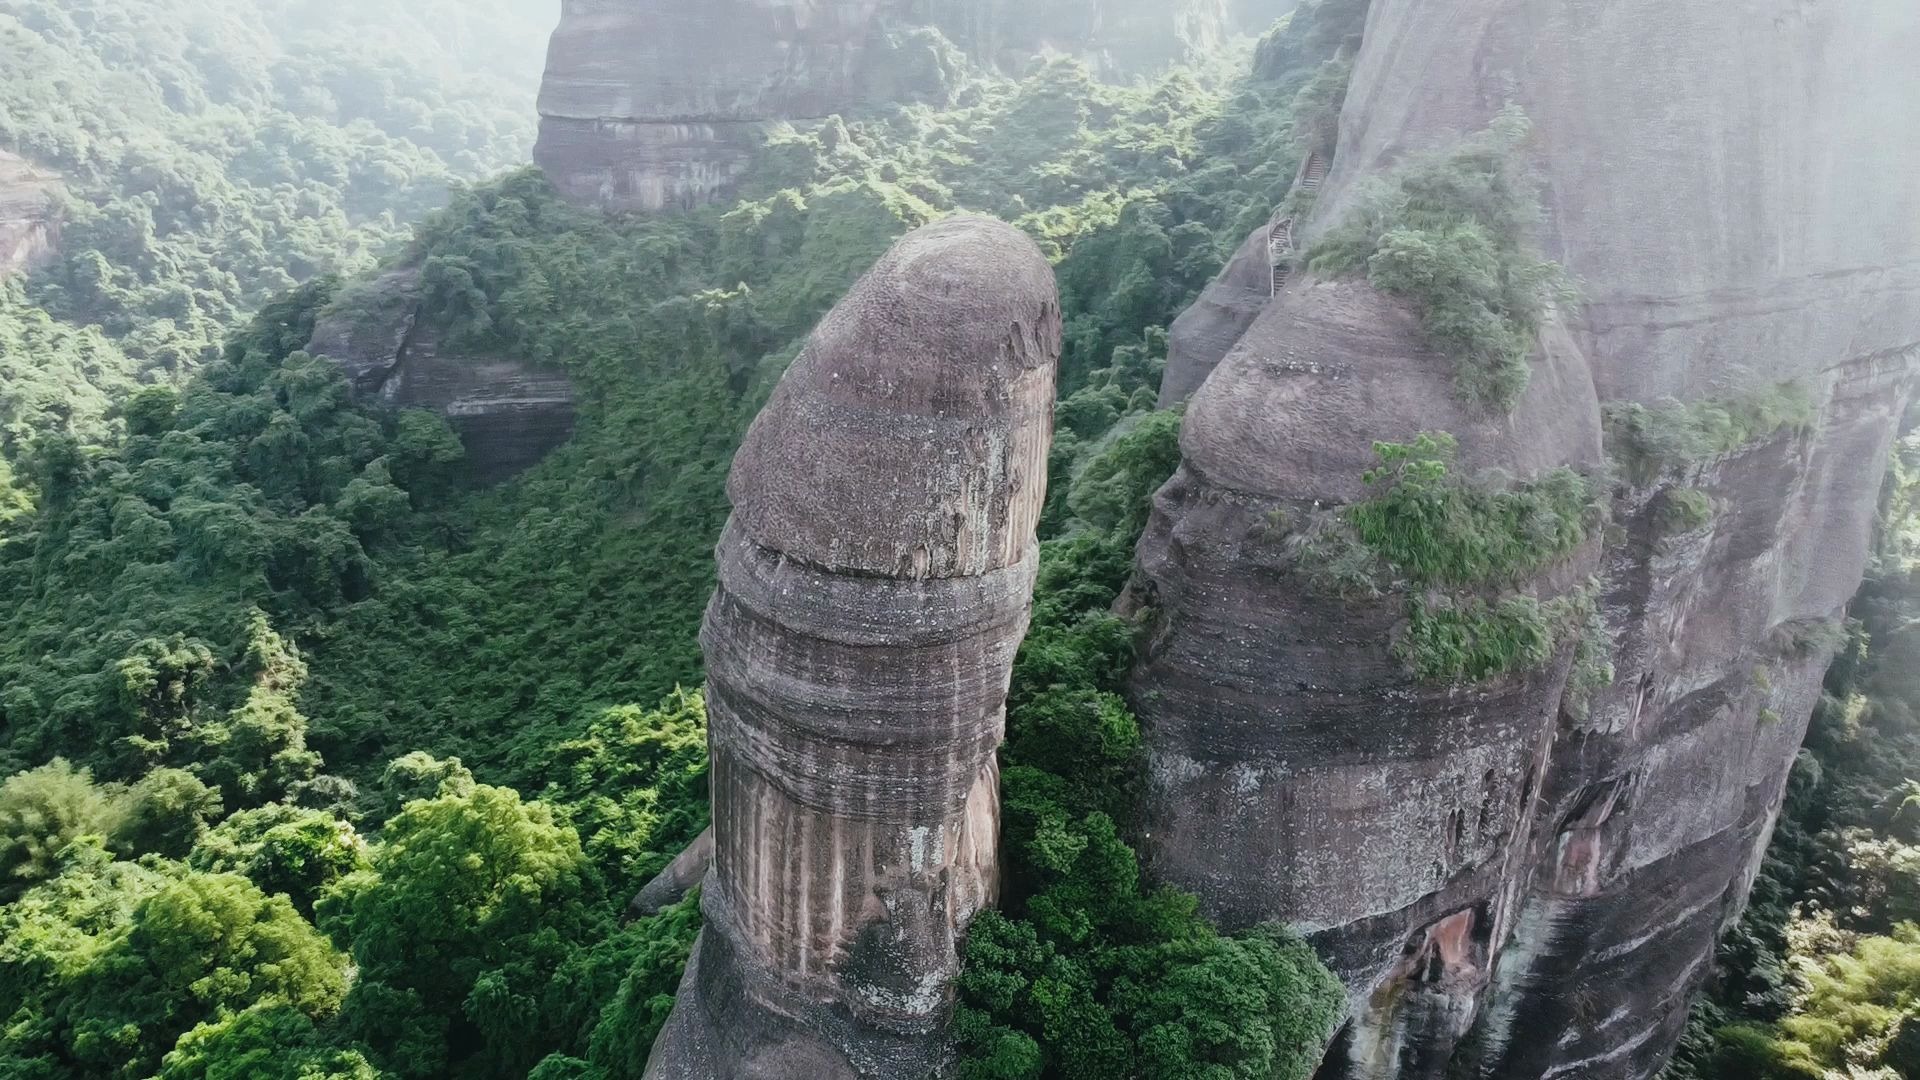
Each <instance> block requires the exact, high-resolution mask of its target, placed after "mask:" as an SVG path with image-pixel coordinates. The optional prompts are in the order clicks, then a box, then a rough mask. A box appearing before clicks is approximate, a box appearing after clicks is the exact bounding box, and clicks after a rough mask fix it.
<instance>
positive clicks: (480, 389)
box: [307, 269, 574, 483]
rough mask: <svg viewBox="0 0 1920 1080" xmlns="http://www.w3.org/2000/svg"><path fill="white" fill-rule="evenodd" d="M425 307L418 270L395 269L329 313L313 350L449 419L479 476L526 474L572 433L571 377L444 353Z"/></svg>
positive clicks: (380, 390)
mask: <svg viewBox="0 0 1920 1080" xmlns="http://www.w3.org/2000/svg"><path fill="white" fill-rule="evenodd" d="M420 314H421V299H420V288H419V271H418V270H416V269H402V270H397V271H394V272H392V273H389V274H386V275H384V276H383V277H381V278H379V279H378V280H376V281H374V282H372V283H370V284H369V285H368V286H367V287H366V288H365V289H364V290H363V291H359V292H357V293H355V294H352V295H349V296H346V297H343V298H342V299H341V300H340V301H339V302H337V303H336V304H335V305H334V306H333V307H331V308H329V309H328V310H327V311H324V312H322V313H321V315H320V318H319V319H318V321H317V322H316V323H315V325H314V331H313V339H312V341H311V342H309V343H308V345H307V351H308V352H310V353H312V354H313V355H315V356H320V357H325V358H327V359H329V360H332V361H333V362H334V363H335V364H337V365H338V366H339V367H340V369H341V370H342V371H343V372H344V373H345V374H346V376H347V381H348V382H350V383H351V384H352V385H353V389H354V392H355V393H356V394H358V395H359V396H360V397H361V398H363V399H365V400H378V401H383V402H385V403H387V404H389V405H392V406H394V407H396V408H403V409H430V410H432V411H434V412H438V413H440V414H441V415H442V416H445V417H446V418H447V422H448V423H449V424H451V425H452V427H453V430H454V431H455V433H457V434H458V435H459V436H460V442H461V445H463V446H464V447H465V448H466V452H467V457H466V468H467V470H468V472H469V473H470V474H471V475H472V476H473V478H474V479H475V480H477V481H479V482H481V483H496V482H498V481H501V480H504V479H506V478H508V477H510V476H513V475H514V474H516V473H519V472H521V471H522V470H524V469H526V468H528V467H529V466H532V465H533V464H535V463H536V462H538V461H539V460H540V459H541V458H544V457H546V456H547V454H548V453H550V452H552V450H553V449H554V447H556V446H559V445H560V444H561V443H564V442H566V441H567V440H568V439H569V438H571V437H572V435H573V423H574V390H573V383H572V381H571V380H569V379H568V378H567V377H566V375H564V374H562V373H560V372H555V371H545V370H539V369H536V368H534V367H533V366H531V365H529V364H527V363H525V362H523V361H520V360H516V359H514V358H511V357H499V356H475V355H470V354H464V353H458V352H446V351H443V350H442V348H441V345H440V335H439V334H438V332H437V331H435V330H434V329H433V327H431V326H429V325H426V324H425V323H424V322H422V321H421V318H420Z"/></svg>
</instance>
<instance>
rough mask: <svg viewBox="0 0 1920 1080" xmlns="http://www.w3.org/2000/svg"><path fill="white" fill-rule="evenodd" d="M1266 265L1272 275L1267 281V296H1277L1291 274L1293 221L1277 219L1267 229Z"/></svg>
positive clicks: (1287, 218) (1285, 285)
mask: <svg viewBox="0 0 1920 1080" xmlns="http://www.w3.org/2000/svg"><path fill="white" fill-rule="evenodd" d="M1267 263H1268V266H1269V267H1270V268H1271V271H1272V274H1271V276H1270V277H1269V278H1268V279H1267V282H1268V291H1267V295H1268V296H1279V295H1280V290H1281V289H1284V288H1286V287H1287V277H1288V276H1289V275H1290V274H1292V273H1293V219H1292V218H1290V217H1277V218H1276V220H1275V221H1274V222H1273V223H1272V224H1270V225H1269V226H1268V227H1267Z"/></svg>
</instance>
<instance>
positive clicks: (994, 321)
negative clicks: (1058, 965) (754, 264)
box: [647, 218, 1061, 1080]
mask: <svg viewBox="0 0 1920 1080" xmlns="http://www.w3.org/2000/svg"><path fill="white" fill-rule="evenodd" d="M1060 345H1061V326H1060V307H1059V300H1058V296H1057V294H1056V292H1055V289H1054V284H1053V276H1052V270H1051V269H1050V268H1049V267H1048V265H1047V263H1046V260H1045V259H1044V258H1042V257H1041V255H1040V253H1039V250H1038V249H1037V248H1035V247H1034V245H1033V243H1032V242H1031V241H1030V240H1028V239H1026V237H1025V236H1023V235H1022V234H1020V233H1019V232H1018V231H1016V230H1014V229H1013V228H1012V227H1010V226H1007V225H1004V224H1001V223H999V222H995V221H990V220H988V219H983V218H956V219H949V220H947V221H944V222H941V223H938V224H935V225H930V226H927V227H925V228H922V229H919V230H917V231H915V232H913V233H910V234H908V235H907V236H906V237H905V238H904V239H902V240H901V241H899V242H898V243H897V244H895V245H894V247H893V248H892V250H890V251H889V252H888V253H887V254H886V255H885V256H884V257H883V258H882V259H881V260H880V262H879V264H878V265H876V266H875V267H874V269H873V270H872V271H871V272H870V273H869V274H868V275H867V276H866V277H864V278H862V279H861V281H860V282H859V283H858V284H856V285H855V286H854V288H853V290H852V291H851V292H850V293H849V294H848V295H847V297H846V299H844V300H843V301H841V303H840V304H839V305H838V306H837V307H835V308H834V309H833V311H832V312H831V313H829V314H828V315H827V317H826V319H825V320H823V321H822V322H821V324H820V326H819V327H818V329H816V330H815V331H814V334H813V337H812V338H811V339H810V340H809V342H808V344H807V347H806V349H805V350H804V351H803V352H802V353H801V355H800V357H799V358H798V359H797V360H795V361H794V364H793V367H792V368H791V369H789V370H788V372H787V374H786V376H785V377H784V378H783V379H782V380H781V382H780V385H779V386H778V387H777V388H776V390H775V392H774V395H773V397H772V399H771V400H770V401H769V402H768V404H767V407H766V409H765V410H764V411H762V413H761V414H760V416H759V418H758V419H756V420H755V422H754V425H753V427H752V429H751V430H750V431H749V432H748V435H747V438H746V441H745V442H744V444H743V445H742V446H741V449H740V452H739V454H738V455H737V457H736V458H735V462H734V469H733V473H732V476H731V478H730V480H729V483H728V494H729V496H730V497H731V499H732V500H733V505H734V512H733V516H732V518H731V520H730V521H729V523H728V525H727V528H726V531H725V534H724V535H723V536H722V538H721V541H720V547H719V552H718V559H719V566H720V583H719V588H718V589H717V590H716V592H715V593H714V597H713V602H712V604H711V605H710V606H709V607H708V609H707V619H706V624H705V627H704V628H703V630H702V632H701V645H702V647H703V649H704V650H705V653H706V659H707V707H708V715H709V722H710V725H711V737H710V748H711V753H712V759H713V792H714V794H713V815H714V816H713V820H714V826H713V838H714V864H713V865H714V869H713V872H712V874H711V875H710V876H709V878H708V880H707V884H706V888H705V891H704V892H703V894H702V901H701V903H702V910H703V911H704V913H705V916H706V928H705V930H704V931H703V933H702V935H701V938H700V942H699V944H698V946H697V947H696V950H695V954H694V958H693V961H692V963H691V964H690V965H689V967H688V969H687V974H686V978H685V980H684V981H683V982H682V984H681V989H680V995H679V998H678V1000H677V1002H676V1004H675V1008H674V1012H673V1015H672V1017H671V1019H669V1021H668V1023H667V1027H666V1029H665V1031H664V1032H663V1033H662V1034H661V1036H660V1040H659V1041H658V1042H657V1043H656V1044H655V1048H654V1052H653V1057H652V1060H651V1061H650V1062H649V1063H648V1067H647V1075H648V1076H649V1077H655V1078H660V1080H680V1078H687V1080H719V1078H722V1077H727V1078H733V1077H783V1078H786V1077H790V1078H793V1080H800V1078H802V1077H804V1078H807V1080H832V1078H840V1077H845V1078H851V1077H887V1078H898V1080H918V1078H920V1077H924V1076H928V1075H930V1074H932V1072H933V1071H934V1068H935V1065H936V1064H937V1063H938V1062H939V1060H940V1058H941V1056H942V1054H943V1052H944V1025H945V1020H946V1017H947V1014H948V1012H949V1011H950V1009H951V1004H952V994H953V988H952V983H953V980H954V978H955V977H956V976H957V975H958V973H959V953H958V944H959V940H960V936H961V934H962V933H963V932H964V930H965V929H966V926H967V924H968V923H969V922H970V921H971V919H972V918H973V916H974V914H975V913H977V912H978V911H980V910H981V909H982V908H984V907H985V906H987V905H988V904H990V903H992V901H993V899H994V897H995V894H996V891H997V885H998V881H997V878H998V855H997V847H998V840H999V837H998V833H999V767H998V764H997V762H996V759H995V751H996V750H997V748H998V746H999V744H1000V741H1001V738H1002V735H1003V731H1004V727H1005V711H1004V710H1005V701H1006V692H1007V685H1008V680H1009V678H1010V675H1011V672H1012V664H1013V656H1014V652H1015V650H1016V649H1017V648H1018V646H1019V643H1020V639H1021V638H1022V637H1023V636H1024V634H1025V632H1026V625H1027V612H1028V604H1029V601H1030V599H1031V595H1032V588H1033V581H1034V575H1035V572H1036V568H1037V558H1038V550H1037V547H1036V544H1035V541H1034V528H1035V525H1036V522H1037V520H1038V517H1039V513H1040V508H1041V505H1042V503H1043V502H1044V500H1045V494H1046V460H1047V450H1048V446H1049V444H1050V442H1051V434H1052V408H1053V386H1054V368H1055V365H1056V363H1057V361H1058V358H1059V352H1060Z"/></svg>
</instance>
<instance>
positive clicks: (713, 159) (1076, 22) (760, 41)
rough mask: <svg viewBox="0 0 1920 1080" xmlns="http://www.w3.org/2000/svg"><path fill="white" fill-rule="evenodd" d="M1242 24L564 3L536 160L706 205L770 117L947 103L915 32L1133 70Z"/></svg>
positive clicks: (877, 0) (1088, 12) (1203, 12)
mask: <svg viewBox="0 0 1920 1080" xmlns="http://www.w3.org/2000/svg"><path fill="white" fill-rule="evenodd" d="M1230 22H1231V19H1230V17H1229V14H1228V12H1227V7H1226V3H1225V0H1174V2H1173V3H1169V2H1168V0H566V3H565V4H564V5H563V7H562V12H561V19H560V25H559V28H558V29H557V30H556V31H555V32H554V35H553V41H552V45H551V47H550V49H549V51H548V59H547V73H546V82H545V84H544V86H543V87H542V90H541V93H540V116H541V124H540V140H539V143H538V145H537V146H536V147H535V148H534V160H535V161H537V162H538V163H539V164H540V166H541V168H542V169H544V170H545V172H546V174H547V176H548V177H549V178H550V179H551V180H552V181H553V184H554V186H555V187H556V188H557V189H559V190H560V192H561V193H562V194H564V195H566V196H567V197H568V198H570V199H573V200H575V201H578V202H584V203H592V204H597V205H601V206H606V207H611V208H616V209H639V210H660V209H664V208H685V207H692V206H696V205H699V204H701V203H705V202H708V201H711V200H714V199H717V198H721V197H724V196H725V195H726V194H727V192H728V191H730V190H731V188H732V187H733V185H734V183H735V181H736V180H738V178H739V177H740V176H741V174H742V173H744V172H745V171H746V169H747V167H748V166H749V165H750V164H751V162H752V160H753V155H754V152H755V150H756V149H757V148H758V146H759V144H760V142H761V141H762V139H763V138H764V135H765V132H766V129H767V126H768V125H769V124H772V123H777V122H797V123H805V122H807V121H814V120H821V119H824V118H826V117H829V116H834V115H838V114H841V113H845V112H850V111H853V110H857V109H860V108H862V107H866V106H871V105H875V104H884V103H888V102H900V101H907V100H916V99H921V98H937V97H940V96H942V95H944V94H945V93H946V91H947V90H948V89H949V86H950V83H951V82H952V77H951V73H950V72H947V71H946V70H945V68H944V62H943V60H942V59H941V58H940V56H939V55H938V53H939V50H938V49H934V50H932V51H929V47H928V45H927V43H926V42H924V41H922V40H920V39H919V38H918V37H916V36H915V34H914V31H916V30H917V31H919V32H920V33H922V34H926V33H928V32H930V31H939V34H936V35H933V36H935V37H942V36H943V37H944V38H945V39H946V40H947V41H948V42H950V43H951V45H953V46H958V48H960V49H961V50H963V51H964V52H965V53H967V54H968V55H970V56H971V57H973V58H974V59H975V61H976V62H978V63H980V64H982V65H985V66H988V67H994V66H999V67H1002V68H1005V69H1007V70H1011V71H1016V72H1017V71H1019V70H1021V69H1022V68H1024V67H1025V65H1026V64H1027V62H1028V61H1029V60H1030V59H1031V58H1032V57H1033V56H1035V55H1036V54H1039V53H1043V52H1054V53H1064V54H1068V55H1077V56H1082V57H1085V58H1086V59H1087V60H1089V61H1090V62H1091V63H1092V64H1093V65H1094V67H1095V69H1096V70H1098V71H1100V72H1102V73H1105V74H1110V75H1114V76H1121V75H1125V74H1129V73H1134V72H1138V71H1141V70H1145V69H1150V68H1153V67H1156V66H1162V65H1164V64H1166V63H1167V62H1168V61H1170V60H1173V59H1176V58H1178V57H1180V56H1183V55H1191V54H1195V53H1204V52H1208V51H1212V50H1214V49H1216V48H1217V47H1218V46H1219V44H1220V42H1221V40H1222V37H1223V35H1224V34H1225V33H1226V32H1227V29H1228V26H1229V24H1230ZM950 49H951V46H949V51H950Z"/></svg>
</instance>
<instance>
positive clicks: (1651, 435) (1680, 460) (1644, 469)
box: [1605, 383, 1815, 484]
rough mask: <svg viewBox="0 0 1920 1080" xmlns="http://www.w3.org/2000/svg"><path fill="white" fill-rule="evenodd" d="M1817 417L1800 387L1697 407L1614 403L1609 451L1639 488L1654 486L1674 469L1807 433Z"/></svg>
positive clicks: (1773, 389)
mask: <svg viewBox="0 0 1920 1080" xmlns="http://www.w3.org/2000/svg"><path fill="white" fill-rule="evenodd" d="M1814 415H1815V410H1814V405H1813V399H1812V398H1810V397H1808V396H1807V392H1806V390H1805V389H1804V388H1802V387H1800V386H1799V385H1797V384H1794V383H1780V384H1778V385H1775V386H1770V387H1767V388H1765V389H1763V390H1759V391H1756V392H1754V393H1750V394H1745V395H1742V396H1738V397H1728V398H1717V399H1713V400H1709V401H1698V402H1692V403H1687V402H1682V401H1677V400H1674V399H1672V398H1667V399H1665V400H1662V401H1659V402H1656V403H1654V404H1652V405H1643V404H1641V403H1639V402H1637V401H1615V402H1608V403H1607V405H1606V409H1605V419H1606V434H1607V451H1608V453H1610V454H1611V455H1612V456H1613V458H1614V460H1616V461H1618V462H1619V463H1620V464H1621V465H1622V466H1623V467H1624V468H1625V469H1626V472H1627V475H1628V476H1629V477H1630V478H1631V479H1633V480H1634V481H1635V482H1636V483H1642V484H1645V483H1651V482H1653V481H1654V480H1655V479H1657V478H1658V477H1659V476H1660V475H1661V474H1662V473H1663V472H1665V471H1667V470H1669V469H1675V468H1679V467H1682V466H1685V465H1691V464H1695V463H1698V462H1702V461H1706V460H1708V459H1710V458H1715V457H1719V456H1720V455H1722V454H1730V453H1733V452H1734V451H1736V450H1741V449H1744V448H1746V447H1748V446H1752V445H1754V444H1756V443H1758V442H1760V441H1762V440H1764V439H1767V438H1770V437H1772V436H1773V435H1775V434H1778V433H1779V432H1781V431H1798V430H1801V429H1804V428H1805V427H1806V426H1807V425H1808V424H1810V423H1812V422H1813V419H1814Z"/></svg>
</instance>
